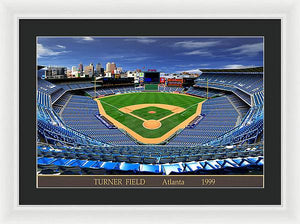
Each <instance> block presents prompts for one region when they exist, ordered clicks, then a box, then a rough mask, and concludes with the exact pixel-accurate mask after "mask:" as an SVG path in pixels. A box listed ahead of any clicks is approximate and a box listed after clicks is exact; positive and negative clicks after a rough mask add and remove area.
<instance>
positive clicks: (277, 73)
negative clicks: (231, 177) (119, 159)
mask: <svg viewBox="0 0 300 224" xmlns="http://www.w3.org/2000/svg"><path fill="white" fill-rule="evenodd" d="M37 36H264V43H265V44H264V47H265V49H264V55H265V59H264V71H265V83H264V90H265V124H264V125H265V126H264V128H265V132H264V141H265V149H264V155H265V165H264V166H265V167H264V169H265V170H264V175H265V183H264V188H263V189H250V188H249V189H38V188H36V173H35V166H36V156H35V155H36V154H35V153H36V152H35V151H36V142H35V141H36V126H35V124H36V122H35V121H36V106H35V101H36V100H35V99H36V37H37ZM19 88H20V89H19V101H20V105H19V121H20V127H19V135H20V145H19V204H20V205H100V204H107V205H112V204H118V205H137V204H141V205H147V204H148V205H177V204H181V205H280V204H281V109H280V108H281V107H280V105H281V91H280V90H281V20H279V19H255V20H253V19H251V20H242V19H214V20H192V19H184V20H179V19H172V20H171V19H168V20H167V19H164V20H161V19H148V20H145V19H143V20H142V19H139V20H136V19H134V20H130V19H122V20H120V19H109V20H108V19H105V20H96V19H95V20H94V19H93V20H91V19H20V20H19Z"/></svg>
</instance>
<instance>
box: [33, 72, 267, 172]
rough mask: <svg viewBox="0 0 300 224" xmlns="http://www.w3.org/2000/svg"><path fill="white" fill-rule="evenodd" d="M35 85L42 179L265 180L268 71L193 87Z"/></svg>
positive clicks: (204, 77) (206, 76)
mask: <svg viewBox="0 0 300 224" xmlns="http://www.w3.org/2000/svg"><path fill="white" fill-rule="evenodd" d="M157 74H158V76H157V77H156V78H158V79H155V80H156V81H155V82H153V79H152V80H151V82H149V83H147V82H146V81H147V79H146V78H145V83H144V84H143V85H137V84H135V83H134V82H131V81H130V79H128V80H129V81H128V82H126V81H124V80H123V81H122V82H119V83H115V81H114V82H112V81H111V80H104V79H101V80H100V81H99V80H96V79H95V80H93V79H91V80H75V79H70V80H67V81H64V82H61V81H59V80H46V79H42V78H41V77H38V79H37V101H36V106H37V142H38V143H37V173H38V174H39V175H43V174H48V175H49V174H53V175H122V174H126V175H128V174H138V175H139V174H141V175H147V174H151V175H153V174H157V175H170V174H172V175H176V174H180V175H186V174H189V175H194V174H195V175H198V174H220V173H221V174H228V173H229V174H235V173H238V174H251V172H252V171H253V173H255V174H257V173H259V174H262V173H263V164H264V155H263V141H264V134H263V123H264V85H263V67H252V68H242V69H199V74H200V75H199V77H197V78H195V79H194V80H193V83H192V84H191V85H190V86H172V85H167V84H162V83H160V82H159V81H157V80H159V78H160V76H159V73H157Z"/></svg>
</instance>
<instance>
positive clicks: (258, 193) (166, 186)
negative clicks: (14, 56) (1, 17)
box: [19, 19, 281, 205]
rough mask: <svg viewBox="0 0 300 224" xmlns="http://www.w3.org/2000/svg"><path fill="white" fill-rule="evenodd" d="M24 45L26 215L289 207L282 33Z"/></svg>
mask: <svg viewBox="0 0 300 224" xmlns="http://www.w3.org/2000/svg"><path fill="white" fill-rule="evenodd" d="M78 27H80V29H78ZM96 27H97V29H95V28H96ZM19 35H20V36H19V41H20V45H19V46H20V54H19V56H20V67H19V68H20V71H19V72H20V73H19V74H20V121H21V123H20V152H19V153H20V170H19V172H20V182H19V183H20V204H206V205H209V204H210V205H217V204H257V205H263V204H270V205H271V204H272V205H278V204H280V203H281V185H280V182H281V172H280V169H281V161H280V153H281V147H280V145H281V143H280V141H281V140H280V130H281V128H280V119H281V116H280V113H281V111H280V107H278V105H280V101H281V94H280V91H278V90H280V88H281V63H280V61H281V21H280V20H278V19H268V20H266V19H261V20H237V19H236V20H225V19H222V20H175V19H173V20H75V19H73V20H51V19H48V20H46V19H40V20H35V19H34V20H33V19H30V20H29V19H21V20H20V21H19ZM29 105H30V106H29ZM275 121H276V122H275ZM29 180H31V181H29ZM54 192H55V193H54ZM75 192H76V193H75ZM74 194H76V198H74ZM92 195H97V197H93V196H92ZM121 195H122V196H121ZM212 196H213V199H212Z"/></svg>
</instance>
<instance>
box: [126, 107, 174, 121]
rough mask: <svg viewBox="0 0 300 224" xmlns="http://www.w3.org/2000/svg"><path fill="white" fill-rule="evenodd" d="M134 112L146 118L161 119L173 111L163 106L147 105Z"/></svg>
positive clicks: (133, 112)
mask: <svg viewBox="0 0 300 224" xmlns="http://www.w3.org/2000/svg"><path fill="white" fill-rule="evenodd" d="M149 111H155V113H153V114H151V113H149ZM131 113H132V114H135V115H137V116H139V117H141V118H143V119H145V120H159V119H161V118H163V117H166V116H168V115H170V114H172V113H173V112H172V111H170V110H166V109H163V108H158V107H145V108H142V109H138V110H134V111H132V112H131Z"/></svg>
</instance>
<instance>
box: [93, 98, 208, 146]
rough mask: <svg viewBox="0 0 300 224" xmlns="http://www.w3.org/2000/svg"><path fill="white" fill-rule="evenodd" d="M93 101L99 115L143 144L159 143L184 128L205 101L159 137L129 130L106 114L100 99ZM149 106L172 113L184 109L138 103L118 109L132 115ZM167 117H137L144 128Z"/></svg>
mask: <svg viewBox="0 0 300 224" xmlns="http://www.w3.org/2000/svg"><path fill="white" fill-rule="evenodd" d="M95 101H96V102H97V104H98V108H99V112H100V114H101V115H103V116H105V117H106V118H107V119H108V120H109V121H110V122H112V123H113V124H114V125H115V126H116V127H118V128H120V129H123V130H125V131H126V132H127V133H128V134H130V135H131V136H132V137H133V138H135V139H136V140H137V141H139V142H141V143H144V144H159V143H161V142H164V141H165V140H167V139H168V138H170V137H171V136H172V135H173V134H175V133H176V132H177V131H178V130H180V129H183V128H185V127H186V126H187V125H188V124H189V123H190V122H191V121H193V120H194V119H195V118H196V117H197V116H199V115H200V114H201V108H202V104H203V103H204V102H205V101H202V102H201V103H198V106H197V110H196V112H195V113H194V114H193V115H191V116H190V117H189V118H187V119H186V120H185V121H183V122H182V123H180V124H179V125H177V126H176V127H174V128H173V129H171V130H170V131H168V132H167V133H165V134H164V135H162V136H161V137H159V138H145V137H143V136H141V135H139V134H138V133H136V132H134V131H133V130H131V129H130V128H128V127H127V126H125V125H123V124H122V123H120V122H119V121H117V120H116V119H114V118H112V117H111V116H110V115H108V114H107V113H106V112H105V110H104V108H103V106H102V104H101V102H100V100H97V99H95ZM149 106H154V107H160V108H163V109H167V110H171V111H172V112H173V113H172V115H173V114H174V113H181V112H183V111H184V110H185V109H184V108H182V107H177V106H173V105H166V104H138V105H131V106H127V107H123V108H121V109H119V110H120V111H122V112H123V113H127V114H130V115H132V113H131V112H132V111H134V110H137V109H142V108H145V107H149ZM181 108H182V109H181ZM135 117H138V116H135ZM167 117H169V116H166V117H164V118H162V119H160V120H148V121H147V120H145V119H141V118H139V117H138V118H139V119H141V120H143V121H144V123H143V126H144V127H145V128H147V129H152V130H153V129H158V128H159V127H160V126H159V124H160V125H161V123H160V121H161V120H163V119H165V118H167ZM149 121H151V122H150V123H149ZM147 122H148V123H147ZM158 122H159V123H158ZM158 126H159V127H158Z"/></svg>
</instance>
